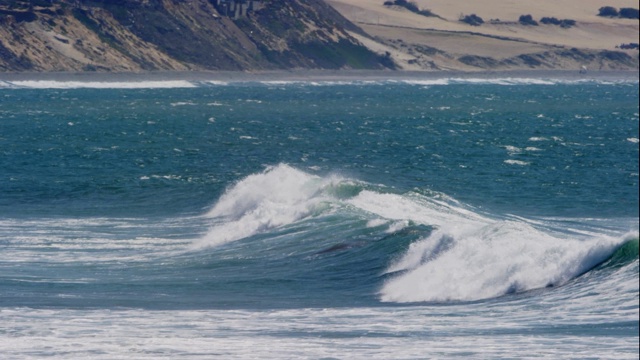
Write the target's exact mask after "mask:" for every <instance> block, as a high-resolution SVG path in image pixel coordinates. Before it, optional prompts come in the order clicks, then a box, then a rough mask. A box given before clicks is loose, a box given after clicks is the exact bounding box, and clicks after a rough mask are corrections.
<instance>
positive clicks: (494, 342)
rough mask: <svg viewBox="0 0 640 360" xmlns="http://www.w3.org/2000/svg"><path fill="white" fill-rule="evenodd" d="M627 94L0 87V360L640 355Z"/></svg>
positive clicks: (615, 84) (634, 95) (474, 84)
mask: <svg viewBox="0 0 640 360" xmlns="http://www.w3.org/2000/svg"><path fill="white" fill-rule="evenodd" d="M638 98H639V90H638V81H637V79H635V80H633V79H632V80H603V79H596V80H589V79H584V80H567V79H564V80H563V79H554V78H548V79H542V78H498V77H496V78H443V79H423V80H407V79H404V80H394V79H388V80H381V79H376V80H367V79H360V80H353V79H348V80H342V81H340V80H332V81H328V80H324V81H323V80H306V81H305V80H298V81H290V80H287V81H284V80H278V79H273V80H269V81H250V80H249V81H235V82H234V81H194V80H189V81H187V80H171V81H169V80H166V81H126V80H123V81H112V82H108V81H107V82H104V81H101V82H90V81H83V82H75V81H61V80H55V81H53V80H46V81H45V80H20V81H18V80H11V81H9V80H5V81H0V249H1V251H0V358H2V359H38V358H47V359H158V358H166V359H212V358H220V359H369V360H370V359H443V358H457V357H464V358H480V359H489V358H543V359H637V358H638V354H639V345H638V343H639V293H640V292H639V276H638V275H639V267H638V265H639V260H638V223H639V221H638V219H639V210H638V208H639V204H638V147H639V140H638V137H639V135H638V123H639V115H638V113H639V109H638Z"/></svg>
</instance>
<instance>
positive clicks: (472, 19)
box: [460, 14, 484, 26]
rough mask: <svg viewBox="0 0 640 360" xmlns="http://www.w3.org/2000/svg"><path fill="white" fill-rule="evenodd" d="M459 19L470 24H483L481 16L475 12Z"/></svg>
mask: <svg viewBox="0 0 640 360" xmlns="http://www.w3.org/2000/svg"><path fill="white" fill-rule="evenodd" d="M460 21H462V22H463V23H467V24H469V25H471V26H480V25H482V24H484V20H482V18H481V17H480V16H478V15H476V14H471V15H465V16H464V17H461V18H460Z"/></svg>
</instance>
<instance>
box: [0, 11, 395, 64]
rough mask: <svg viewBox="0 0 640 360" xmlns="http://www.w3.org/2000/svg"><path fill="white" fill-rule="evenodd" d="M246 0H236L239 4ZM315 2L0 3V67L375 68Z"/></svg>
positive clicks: (375, 60)
mask: <svg viewBox="0 0 640 360" xmlns="http://www.w3.org/2000/svg"><path fill="white" fill-rule="evenodd" d="M245 2H246V3H248V1H242V3H245ZM350 32H355V33H362V31H361V30H360V29H358V28H357V27H355V26H354V25H353V24H351V23H350V22H349V21H347V20H346V19H345V18H343V17H342V16H341V15H340V14H339V13H337V12H336V11H335V10H334V9H333V8H331V7H329V6H327V5H326V4H325V3H324V2H323V1H321V0H288V1H279V0H263V1H260V2H259V6H254V7H252V9H249V8H245V9H244V10H243V11H242V12H240V13H238V12H234V13H233V16H229V14H228V13H227V12H226V11H223V10H222V8H221V3H220V0H144V1H141V0H82V1H78V0H75V1H74V0H61V1H55V2H54V1H48V0H29V1H0V71H158V70H176V71H182V70H261V69H264V70H268V69H290V68H311V69H342V68H356V69H359V68H362V69H382V68H385V67H393V66H394V64H393V62H391V61H390V60H389V59H388V58H387V57H385V56H383V55H379V54H376V53H374V52H372V51H370V50H369V49H367V48H366V47H364V46H363V45H362V44H361V43H360V42H359V41H358V40H356V39H355V38H354V37H353V36H351V35H350Z"/></svg>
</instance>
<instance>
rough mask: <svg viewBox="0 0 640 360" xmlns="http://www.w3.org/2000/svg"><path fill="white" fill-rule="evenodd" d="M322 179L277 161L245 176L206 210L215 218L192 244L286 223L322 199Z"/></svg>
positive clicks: (324, 183)
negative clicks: (214, 222)
mask: <svg viewBox="0 0 640 360" xmlns="http://www.w3.org/2000/svg"><path fill="white" fill-rule="evenodd" d="M335 181H339V180H338V179H336V178H327V179H323V178H320V177H318V176H313V175H310V174H307V173H305V172H303V171H300V170H297V169H294V168H292V167H290V166H288V165H285V164H280V165H277V166H274V167H269V168H267V169H266V170H265V171H264V172H262V173H259V174H254V175H250V176H248V177H246V178H245V179H243V180H242V181H240V182H238V183H237V184H235V185H234V186H232V187H231V188H229V189H228V190H227V191H226V192H225V193H224V194H223V195H222V197H221V198H220V200H219V201H218V202H217V203H216V204H215V206H214V207H213V209H211V211H209V213H208V214H207V216H210V217H212V218H214V219H216V220H217V221H218V224H217V225H215V226H213V227H212V228H211V230H210V231H209V232H208V234H207V235H206V236H205V237H204V238H202V239H200V240H199V241H198V242H197V243H196V244H195V245H196V246H197V247H203V246H217V245H221V244H224V243H228V242H231V241H235V240H239V239H243V238H246V237H249V236H251V235H254V234H256V233H259V232H263V231H266V230H269V229H273V228H276V227H280V226H284V225H288V224H291V223H294V222H296V221H299V220H301V219H303V218H306V217H308V216H310V215H312V214H313V212H314V210H315V209H316V208H317V207H318V206H319V205H320V204H321V203H322V202H324V201H325V200H328V199H329V198H328V196H327V195H323V191H322V190H323V189H324V188H325V187H327V186H330V185H331V184H332V183H334V182H335Z"/></svg>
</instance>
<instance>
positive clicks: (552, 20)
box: [540, 17, 561, 25]
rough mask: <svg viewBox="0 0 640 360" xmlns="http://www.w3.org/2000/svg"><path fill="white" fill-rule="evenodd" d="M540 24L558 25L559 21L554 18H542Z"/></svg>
mask: <svg viewBox="0 0 640 360" xmlns="http://www.w3.org/2000/svg"><path fill="white" fill-rule="evenodd" d="M540 22H541V23H543V24H545V25H549V24H551V25H560V24H561V21H560V20H558V19H557V18H554V17H543V18H542V19H540Z"/></svg>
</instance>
